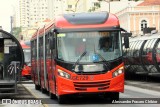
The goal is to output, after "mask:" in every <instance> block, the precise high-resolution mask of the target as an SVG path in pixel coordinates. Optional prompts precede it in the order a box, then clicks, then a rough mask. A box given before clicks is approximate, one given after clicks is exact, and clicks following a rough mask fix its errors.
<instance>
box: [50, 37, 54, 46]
mask: <svg viewBox="0 0 160 107" xmlns="http://www.w3.org/2000/svg"><path fill="white" fill-rule="evenodd" d="M49 45H50V48H51V49H55V38H53V37H50V44H49Z"/></svg>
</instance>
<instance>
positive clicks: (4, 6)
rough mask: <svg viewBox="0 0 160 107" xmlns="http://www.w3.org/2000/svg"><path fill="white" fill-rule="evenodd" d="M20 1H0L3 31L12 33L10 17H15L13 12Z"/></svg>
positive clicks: (0, 23) (0, 22)
mask: <svg viewBox="0 0 160 107" xmlns="http://www.w3.org/2000/svg"><path fill="white" fill-rule="evenodd" d="M18 1H19V0H0V26H2V28H3V30H5V31H7V32H10V30H11V24H10V16H12V15H13V10H14V8H15V7H16V5H17V2H18Z"/></svg>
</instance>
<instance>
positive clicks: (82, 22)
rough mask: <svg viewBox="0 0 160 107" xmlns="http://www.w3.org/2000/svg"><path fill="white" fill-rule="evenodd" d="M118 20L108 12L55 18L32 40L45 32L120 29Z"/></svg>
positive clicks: (75, 14)
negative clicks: (55, 30)
mask: <svg viewBox="0 0 160 107" xmlns="http://www.w3.org/2000/svg"><path fill="white" fill-rule="evenodd" d="M119 26H120V25H119V20H118V18H117V17H116V16H115V15H113V14H111V13H108V12H94V13H73V14H64V15H61V16H58V17H57V18H55V20H54V21H52V22H51V23H50V24H48V25H46V26H44V27H43V28H41V29H39V30H37V31H36V32H35V34H34V35H33V36H32V38H31V39H34V38H35V37H36V35H37V33H38V35H42V34H43V32H44V31H45V32H47V31H49V30H51V29H52V28H53V27H54V28H55V29H61V30H62V29H64V30H65V29H82V28H83V29H86V28H90V29H92V28H107V27H108V28H111V27H119Z"/></svg>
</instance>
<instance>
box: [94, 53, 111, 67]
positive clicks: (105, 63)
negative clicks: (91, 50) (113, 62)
mask: <svg viewBox="0 0 160 107" xmlns="http://www.w3.org/2000/svg"><path fill="white" fill-rule="evenodd" d="M95 54H97V55H98V56H99V57H100V58H101V59H102V62H103V63H104V65H105V66H106V67H107V69H108V70H110V69H109V66H110V63H109V62H108V61H106V60H105V58H103V56H102V55H101V54H99V53H96V52H95Z"/></svg>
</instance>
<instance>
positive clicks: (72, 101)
mask: <svg viewBox="0 0 160 107" xmlns="http://www.w3.org/2000/svg"><path fill="white" fill-rule="evenodd" d="M23 85H24V86H25V87H26V88H27V89H28V90H29V91H30V92H31V93H32V94H33V95H34V96H35V97H37V98H40V99H41V100H42V102H43V103H45V104H44V105H43V106H45V107H82V106H83V107H97V106H99V107H160V92H158V91H153V90H148V89H145V88H138V87H134V86H130V85H125V92H124V93H121V94H120V100H121V102H117V103H116V102H113V103H112V102H110V101H109V100H106V99H104V98H103V97H99V96H94V97H93V96H92V97H89V96H87V97H80V98H75V97H74V98H69V99H66V100H67V104H58V102H57V100H56V99H55V100H53V99H50V98H49V96H48V95H47V94H42V93H41V91H38V90H35V88H34V84H23ZM150 98H153V99H150ZM149 101H150V102H149ZM124 102H125V104H123V103H124ZM157 102H158V103H159V104H157ZM139 103H140V104H139ZM152 103H154V104H152Z"/></svg>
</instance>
